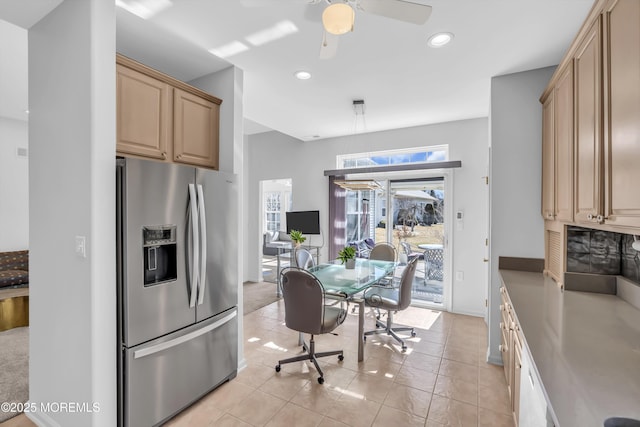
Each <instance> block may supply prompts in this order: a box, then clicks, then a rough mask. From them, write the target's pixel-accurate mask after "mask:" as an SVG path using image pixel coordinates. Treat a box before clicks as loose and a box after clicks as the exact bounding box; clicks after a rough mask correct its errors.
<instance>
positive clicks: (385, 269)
mask: <svg viewBox="0 0 640 427" xmlns="http://www.w3.org/2000/svg"><path fill="white" fill-rule="evenodd" d="M395 266H396V263H395V262H391V261H374V260H368V259H361V258H356V266H355V268H354V269H347V268H345V266H344V265H343V264H340V263H336V264H318V265H316V266H315V267H312V268H310V269H309V271H310V272H311V273H313V274H314V275H315V276H316V277H317V278H318V280H320V283H322V286H324V288H325V290H329V291H333V292H339V293H342V294H345V295H347V296H350V295H353V294H356V293H358V292H360V291H362V290H363V289H366V288H367V287H369V286H371V285H373V284H375V283H377V282H378V281H379V280H380V279H382V278H383V277H385V276H388V275H390V274H392V273H393V269H394V268H395Z"/></svg>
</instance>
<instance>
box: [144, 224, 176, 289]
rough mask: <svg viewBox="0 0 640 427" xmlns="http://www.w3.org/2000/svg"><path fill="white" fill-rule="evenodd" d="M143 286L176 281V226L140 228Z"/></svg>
mask: <svg viewBox="0 0 640 427" xmlns="http://www.w3.org/2000/svg"><path fill="white" fill-rule="evenodd" d="M142 242H143V248H144V257H143V258H144V286H153V285H158V284H160V283H165V282H170V281H173V280H176V278H177V275H176V271H177V268H176V263H177V258H176V226H175V225H158V226H147V227H142Z"/></svg>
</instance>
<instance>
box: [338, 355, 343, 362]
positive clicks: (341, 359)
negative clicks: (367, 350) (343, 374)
mask: <svg viewBox="0 0 640 427" xmlns="http://www.w3.org/2000/svg"><path fill="white" fill-rule="evenodd" d="M338 360H339V361H341V362H342V361H343V360H344V356H343V355H342V354H340V355H338Z"/></svg>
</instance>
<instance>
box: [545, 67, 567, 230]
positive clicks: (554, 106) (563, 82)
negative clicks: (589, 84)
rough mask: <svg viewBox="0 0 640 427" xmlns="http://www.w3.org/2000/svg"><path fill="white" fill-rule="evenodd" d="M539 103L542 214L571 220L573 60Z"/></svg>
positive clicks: (562, 219) (547, 218) (559, 219)
mask: <svg viewBox="0 0 640 427" xmlns="http://www.w3.org/2000/svg"><path fill="white" fill-rule="evenodd" d="M545 96H546V98H545V99H544V101H543V104H542V216H543V218H544V219H546V220H552V221H553V220H558V221H565V222H570V221H572V220H573V64H572V63H571V62H570V63H569V64H568V65H567V66H565V68H564V70H563V71H562V72H561V73H560V77H559V78H558V80H557V82H556V84H555V86H554V87H553V89H552V90H550V91H548V93H547V94H546V95H545Z"/></svg>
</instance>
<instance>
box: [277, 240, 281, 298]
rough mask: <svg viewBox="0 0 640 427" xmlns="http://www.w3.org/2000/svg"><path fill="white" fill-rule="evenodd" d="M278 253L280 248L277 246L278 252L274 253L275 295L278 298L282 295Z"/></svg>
mask: <svg viewBox="0 0 640 427" xmlns="http://www.w3.org/2000/svg"><path fill="white" fill-rule="evenodd" d="M280 253H281V250H280V248H278V254H277V255H276V259H277V261H276V284H277V285H276V296H277V297H278V298H279V297H281V296H282V283H280Z"/></svg>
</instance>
